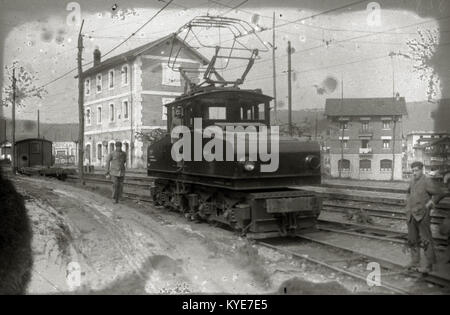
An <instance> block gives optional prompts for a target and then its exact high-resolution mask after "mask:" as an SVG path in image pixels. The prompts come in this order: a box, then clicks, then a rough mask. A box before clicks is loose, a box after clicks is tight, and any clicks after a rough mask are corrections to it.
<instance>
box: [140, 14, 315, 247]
mask: <svg viewBox="0 0 450 315" xmlns="http://www.w3.org/2000/svg"><path fill="white" fill-rule="evenodd" d="M203 22H204V23H205V25H206V26H207V27H210V25H213V22H214V23H216V24H217V25H222V26H224V27H227V26H228V25H229V24H231V23H236V20H234V19H233V20H230V19H228V18H223V17H220V18H217V17H216V18H215V19H214V18H212V17H209V16H207V17H201V19H196V20H195V19H194V21H193V22H191V24H189V25H188V26H185V27H183V30H185V29H186V28H187V29H188V30H189V31H190V30H191V29H192V27H193V26H198V25H201V23H203ZM221 23H222V24H221ZM235 28H236V27H235ZM235 28H233V30H234V29H235ZM220 51H221V48H220V47H215V54H214V56H213V58H212V59H211V62H210V64H209V65H208V67H207V69H206V72H205V74H204V76H203V78H204V79H205V80H204V82H203V84H193V83H192V82H191V81H190V79H189V77H188V76H187V75H186V73H187V70H186V69H178V70H179V71H180V73H181V74H182V75H183V78H184V79H185V82H186V88H185V93H184V94H183V95H181V96H179V97H177V98H176V99H175V100H174V101H173V102H171V103H169V104H166V105H165V106H166V107H167V132H165V133H164V134H163V135H162V136H161V137H160V138H159V139H158V140H155V141H153V142H152V143H151V144H150V145H149V147H148V151H147V159H148V160H147V172H148V175H149V176H152V177H155V181H154V184H153V186H152V187H151V195H152V198H153V200H154V202H155V204H157V205H162V206H164V207H166V208H169V209H173V210H176V211H180V212H181V213H184V214H185V215H186V217H188V218H190V219H200V220H205V221H208V222H215V223H220V224H224V225H226V226H229V227H231V228H232V229H235V230H237V231H239V232H241V233H242V234H246V235H247V236H252V237H255V238H257V237H272V236H286V235H295V234H296V233H299V232H300V230H302V229H307V228H311V227H314V225H315V223H316V219H317V217H318V216H319V213H320V210H321V200H320V198H319V197H317V196H316V194H315V193H313V192H310V191H306V190H302V189H301V186H302V185H314V184H320V183H321V171H320V147H319V144H318V143H317V142H313V141H300V140H298V139H296V138H293V137H288V136H279V135H278V129H277V128H278V127H277V126H271V125H270V101H271V100H272V97H270V96H268V95H264V94H263V93H262V92H261V90H259V89H256V90H251V89H240V88H239V85H240V84H242V83H243V81H244V79H245V76H246V75H247V73H248V71H249V70H250V68H251V66H252V65H253V61H254V59H255V58H256V56H257V55H258V51H257V50H252V51H251V54H250V57H249V58H248V60H249V63H248V65H247V68H246V69H245V71H244V74H243V75H242V77H241V78H239V79H237V80H234V81H226V80H225V79H223V78H222V77H221V76H220V75H218V73H217V71H215V63H216V60H217V59H219V58H221V57H223V56H221V55H220ZM226 58H227V60H230V59H232V58H233V56H232V55H231V53H230V54H227V56H226ZM236 58H238V59H243V58H242V56H239V57H236ZM169 64H170V62H169ZM172 64H176V62H175V61H174V62H173V63H172ZM213 74H214V75H215V76H216V78H217V79H215V80H214V79H212V75H213ZM180 143H181V144H180Z"/></svg>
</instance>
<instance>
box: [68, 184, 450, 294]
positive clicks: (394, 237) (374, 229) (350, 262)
mask: <svg viewBox="0 0 450 315" xmlns="http://www.w3.org/2000/svg"><path fill="white" fill-rule="evenodd" d="M75 179H76V178H74V177H72V178H71V180H75ZM86 181H87V182H91V183H98V184H105V185H110V181H109V180H106V179H104V178H99V177H97V176H96V177H95V178H94V177H90V176H88V177H86ZM125 186H128V187H129V188H136V187H139V188H144V189H147V187H150V180H149V179H144V180H141V179H140V178H139V179H136V178H133V179H132V180H131V179H130V178H127V180H126V181H125ZM124 197H125V198H127V199H129V200H139V201H143V202H152V200H151V197H150V196H149V195H146V194H145V193H136V192H130V191H125V192H124ZM324 205H325V206H326V207H332V206H335V204H333V202H331V201H325V202H324ZM337 207H338V208H339V207H340V208H341V209H348V208H350V209H360V208H359V207H356V206H348V207H345V206H343V205H339V206H337ZM367 210H369V209H367ZM372 210H373V211H378V212H379V213H389V210H387V209H383V208H378V209H370V211H372ZM391 212H392V213H394V215H395V216H396V219H398V220H400V219H401V220H404V218H402V214H401V212H400V211H397V210H394V211H391ZM385 216H388V217H389V218H391V216H389V215H385ZM319 223H320V224H319V226H318V232H319V233H332V234H333V235H347V236H349V237H359V238H362V239H370V240H374V241H375V240H376V241H379V242H385V243H386V244H387V243H389V244H397V245H404V243H405V240H404V239H405V233H402V232H399V231H395V230H392V229H388V228H385V227H379V226H371V225H363V224H352V223H347V224H346V223H342V222H334V221H330V220H328V221H327V220H319ZM330 235H331V234H330ZM296 240H297V242H298V241H299V240H302V241H303V242H304V241H308V242H311V243H315V244H318V245H320V246H323V247H326V248H328V249H331V250H335V251H336V250H337V251H338V252H341V254H335V256H336V257H334V258H333V259H328V260H327V259H321V258H320V257H313V256H311V255H306V254H304V253H302V252H301V250H300V249H299V248H297V246H296V245H295V244H294V245H289V246H285V245H283V244H276V243H275V244H274V243H271V242H270V241H267V240H255V242H257V244H260V245H262V246H266V247H269V248H272V249H274V250H277V251H280V252H283V253H285V254H289V255H291V256H292V257H294V258H296V259H303V260H305V261H309V262H310V263H314V264H315V265H318V266H321V267H323V268H326V269H328V270H332V271H333V272H336V273H339V274H342V275H346V276H349V277H352V278H354V279H358V280H359V281H364V282H366V281H367V273H368V272H367V270H366V269H365V268H362V267H361V266H363V267H364V266H367V264H368V263H369V262H371V261H378V262H380V263H382V264H383V266H382V275H383V281H382V282H381V283H380V287H381V288H383V289H385V290H387V291H388V292H392V293H395V294H410V293H423V292H424V291H422V292H414V290H412V291H411V290H409V289H405V287H408V285H411V283H409V282H408V281H406V283H405V281H403V280H399V279H398V278H402V277H403V278H405V277H406V278H414V279H416V280H415V281H414V287H417V283H420V285H419V287H420V288H422V289H424V290H425V291H427V292H429V293H436V289H435V288H434V289H433V290H430V289H429V288H428V287H427V284H428V283H432V284H433V285H437V286H439V287H441V288H445V290H447V288H450V281H449V280H448V279H446V278H442V277H440V276H439V275H437V274H431V275H427V276H425V277H423V276H421V275H420V274H418V273H412V272H405V270H404V266H403V265H401V264H399V263H396V262H392V261H389V260H386V259H383V258H380V257H377V256H376V255H375V254H372V255H371V254H367V253H362V252H358V251H354V250H352V249H351V248H348V247H345V246H338V245H336V244H332V243H330V242H327V241H324V240H320V239H317V238H316V237H314V234H311V233H308V234H305V235H298V236H297V237H296ZM441 241H442V240H441ZM439 246H441V247H443V248H444V244H443V243H442V244H440V245H439ZM403 255H405V254H403ZM427 288H428V289H427ZM449 290H450V289H449ZM439 293H442V291H441V289H440V291H439ZM449 293H450V291H449Z"/></svg>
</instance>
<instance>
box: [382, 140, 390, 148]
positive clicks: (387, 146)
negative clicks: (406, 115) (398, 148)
mask: <svg viewBox="0 0 450 315" xmlns="http://www.w3.org/2000/svg"><path fill="white" fill-rule="evenodd" d="M390 147H391V140H383V149H389V148H390Z"/></svg>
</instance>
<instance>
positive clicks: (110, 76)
mask: <svg viewBox="0 0 450 315" xmlns="http://www.w3.org/2000/svg"><path fill="white" fill-rule="evenodd" d="M108 82H109V89H113V88H114V70H109V74H108Z"/></svg>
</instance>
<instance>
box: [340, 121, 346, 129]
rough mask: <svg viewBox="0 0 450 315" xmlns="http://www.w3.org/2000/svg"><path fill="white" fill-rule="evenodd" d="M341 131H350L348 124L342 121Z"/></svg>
mask: <svg viewBox="0 0 450 315" xmlns="http://www.w3.org/2000/svg"><path fill="white" fill-rule="evenodd" d="M339 129H341V130H342V129H344V130H347V129H348V122H347V121H342V122H341V123H340V126H339Z"/></svg>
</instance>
